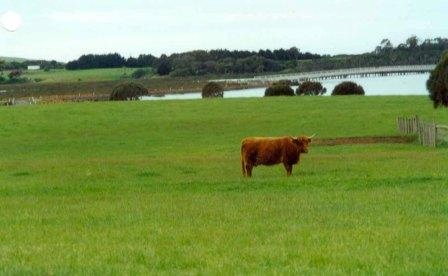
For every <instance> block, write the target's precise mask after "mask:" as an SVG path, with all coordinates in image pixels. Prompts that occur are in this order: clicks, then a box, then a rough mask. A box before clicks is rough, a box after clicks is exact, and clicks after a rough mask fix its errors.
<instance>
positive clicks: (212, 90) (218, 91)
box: [202, 82, 224, 98]
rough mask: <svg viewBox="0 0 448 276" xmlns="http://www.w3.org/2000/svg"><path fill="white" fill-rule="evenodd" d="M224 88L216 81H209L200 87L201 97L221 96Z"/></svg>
mask: <svg viewBox="0 0 448 276" xmlns="http://www.w3.org/2000/svg"><path fill="white" fill-rule="evenodd" d="M222 97H224V88H223V87H222V85H221V84H219V83H217V82H209V83H207V84H206V85H205V86H204V87H203V88H202V98H222Z"/></svg>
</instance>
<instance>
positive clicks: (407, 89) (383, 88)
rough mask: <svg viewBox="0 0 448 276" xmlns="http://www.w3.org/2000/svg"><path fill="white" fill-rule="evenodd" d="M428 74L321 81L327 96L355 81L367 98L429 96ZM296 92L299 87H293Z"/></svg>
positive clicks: (243, 94)
mask: <svg viewBox="0 0 448 276" xmlns="http://www.w3.org/2000/svg"><path fill="white" fill-rule="evenodd" d="M428 78H429V73H428V74H417V75H404V76H388V77H370V78H348V79H335V80H324V81H321V82H322V85H323V86H324V87H326V88H327V94H326V95H330V94H331V91H333V88H334V87H335V86H336V85H337V84H339V83H340V82H342V81H346V80H349V81H354V82H356V83H358V84H360V85H362V87H364V91H365V92H366V95H367V96H378V95H427V94H428V92H427V90H426V80H427V79H428ZM293 88H294V90H295V89H296V88H297V87H293ZM264 91H265V88H251V89H244V90H231V91H225V92H224V98H247V97H263V96H264ZM200 98H201V93H185V94H168V95H165V96H164V97H142V100H178V99H181V100H187V99H200Z"/></svg>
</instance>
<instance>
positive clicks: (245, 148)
mask: <svg viewBox="0 0 448 276" xmlns="http://www.w3.org/2000/svg"><path fill="white" fill-rule="evenodd" d="M285 138H286V137H248V138H245V139H244V140H243V141H242V142H241V154H242V155H243V158H244V159H245V161H246V162H250V163H251V164H253V165H255V166H256V165H274V164H278V163H280V162H282V155H283V153H284V150H283V149H284V143H285ZM286 139H287V138H286Z"/></svg>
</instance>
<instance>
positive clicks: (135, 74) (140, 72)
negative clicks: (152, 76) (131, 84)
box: [131, 69, 149, 79]
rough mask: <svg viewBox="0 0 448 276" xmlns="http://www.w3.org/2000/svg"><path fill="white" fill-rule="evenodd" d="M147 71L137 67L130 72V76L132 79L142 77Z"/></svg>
mask: <svg viewBox="0 0 448 276" xmlns="http://www.w3.org/2000/svg"><path fill="white" fill-rule="evenodd" d="M148 73H149V71H148V70H146V69H137V70H135V71H134V72H132V74H131V77H132V78H133V79H140V78H143V77H144V76H146V75H148Z"/></svg>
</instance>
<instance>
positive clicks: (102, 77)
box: [23, 67, 151, 83]
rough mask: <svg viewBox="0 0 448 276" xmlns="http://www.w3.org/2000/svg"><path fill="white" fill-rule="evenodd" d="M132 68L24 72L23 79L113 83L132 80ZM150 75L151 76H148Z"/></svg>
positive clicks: (52, 81)
mask: <svg viewBox="0 0 448 276" xmlns="http://www.w3.org/2000/svg"><path fill="white" fill-rule="evenodd" d="M135 70H136V69H134V68H125V67H123V68H109V69H88V70H72V71H69V70H66V69H55V70H50V71H48V72H45V71H44V70H36V71H32V70H25V71H24V75H23V77H25V78H28V79H30V80H33V81H35V80H36V79H37V80H39V82H43V83H64V82H92V81H115V80H125V79H132V78H131V75H132V73H133V72H134V71H135ZM150 75H151V74H150Z"/></svg>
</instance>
